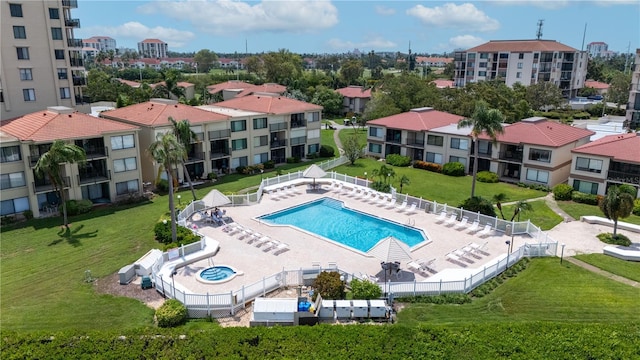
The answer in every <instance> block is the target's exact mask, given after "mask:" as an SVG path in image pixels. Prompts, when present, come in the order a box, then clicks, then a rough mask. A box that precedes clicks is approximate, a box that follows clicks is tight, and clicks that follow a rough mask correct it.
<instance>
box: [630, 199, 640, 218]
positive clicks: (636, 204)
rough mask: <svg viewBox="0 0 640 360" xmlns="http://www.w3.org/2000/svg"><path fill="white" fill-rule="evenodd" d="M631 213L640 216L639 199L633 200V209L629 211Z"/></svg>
mask: <svg viewBox="0 0 640 360" xmlns="http://www.w3.org/2000/svg"><path fill="white" fill-rule="evenodd" d="M631 213H632V214H633V215H638V216H640V199H635V200H633V210H632V211H631Z"/></svg>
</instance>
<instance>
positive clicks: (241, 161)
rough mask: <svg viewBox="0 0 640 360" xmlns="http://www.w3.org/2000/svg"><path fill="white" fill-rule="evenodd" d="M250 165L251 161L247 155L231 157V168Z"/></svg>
mask: <svg viewBox="0 0 640 360" xmlns="http://www.w3.org/2000/svg"><path fill="white" fill-rule="evenodd" d="M247 165H249V162H248V160H247V157H246V156H241V157H237V158H232V159H231V168H232V169H235V168H237V167H238V166H247Z"/></svg>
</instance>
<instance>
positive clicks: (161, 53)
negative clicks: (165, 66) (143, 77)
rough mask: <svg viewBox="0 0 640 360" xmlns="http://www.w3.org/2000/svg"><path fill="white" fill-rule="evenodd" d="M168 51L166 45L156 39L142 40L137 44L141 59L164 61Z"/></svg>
mask: <svg viewBox="0 0 640 360" xmlns="http://www.w3.org/2000/svg"><path fill="white" fill-rule="evenodd" d="M167 51H169V49H168V46H167V43H166V42H164V41H162V40H158V39H144V40H142V41H140V42H139V43H138V53H139V54H140V56H141V57H143V58H152V59H164V58H166V57H168V56H167Z"/></svg>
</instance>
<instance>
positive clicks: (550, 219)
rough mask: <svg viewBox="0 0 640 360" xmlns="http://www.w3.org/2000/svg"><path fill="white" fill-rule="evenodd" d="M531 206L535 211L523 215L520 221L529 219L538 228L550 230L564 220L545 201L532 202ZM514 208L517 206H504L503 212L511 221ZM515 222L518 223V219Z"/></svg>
mask: <svg viewBox="0 0 640 360" xmlns="http://www.w3.org/2000/svg"><path fill="white" fill-rule="evenodd" d="M529 204H531V206H532V207H533V211H530V212H526V213H522V214H521V215H520V218H519V219H520V221H527V219H529V220H531V222H532V223H534V224H535V225H536V226H539V227H540V229H542V230H550V229H553V227H554V226H556V225H558V224H560V223H561V222H562V221H563V220H564V219H563V218H562V216H560V215H558V214H556V213H555V212H554V211H553V210H551V209H550V208H549V207H548V206H547V204H546V203H545V201H544V200H537V201H531V202H529ZM514 207H515V205H503V206H502V212H503V213H504V217H505V218H506V219H507V220H510V219H511V217H512V216H513V211H514V210H513V209H514ZM496 213H498V214H499V211H498V209H496ZM514 220H515V221H518V217H516V218H515V219H514Z"/></svg>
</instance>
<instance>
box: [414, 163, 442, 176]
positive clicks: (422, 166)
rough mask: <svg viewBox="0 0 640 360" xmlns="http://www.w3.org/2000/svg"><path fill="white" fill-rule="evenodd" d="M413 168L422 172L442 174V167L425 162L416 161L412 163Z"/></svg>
mask: <svg viewBox="0 0 640 360" xmlns="http://www.w3.org/2000/svg"><path fill="white" fill-rule="evenodd" d="M413 167H414V168H416V169H422V170H427V171H432V172H437V173H441V172H442V165H440V164H434V163H430V162H426V161H416V162H415V163H413Z"/></svg>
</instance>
